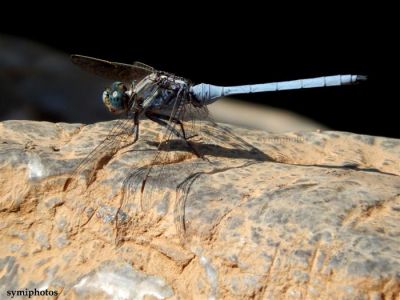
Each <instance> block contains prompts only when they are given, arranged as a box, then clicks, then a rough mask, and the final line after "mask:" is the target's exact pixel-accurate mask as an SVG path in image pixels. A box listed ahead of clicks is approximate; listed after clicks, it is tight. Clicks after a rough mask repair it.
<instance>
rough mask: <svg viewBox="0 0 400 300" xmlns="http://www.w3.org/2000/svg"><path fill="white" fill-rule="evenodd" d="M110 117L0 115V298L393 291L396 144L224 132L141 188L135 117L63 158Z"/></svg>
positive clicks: (150, 136) (146, 133) (146, 127)
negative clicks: (58, 119) (121, 136)
mask: <svg viewBox="0 0 400 300" xmlns="http://www.w3.org/2000/svg"><path fill="white" fill-rule="evenodd" d="M115 123H116V122H115V121H112V122H104V123H97V124H94V125H88V126H83V125H80V124H65V123H57V124H53V123H47V122H30V121H7V122H3V123H1V124H0V137H1V140H0V168H1V172H0V193H1V194H0V239H1V245H2V246H1V248H0V295H1V297H0V298H2V299H3V298H5V295H6V293H7V291H11V290H13V291H15V290H24V289H26V288H28V289H34V288H36V289H41V290H44V289H48V290H57V291H58V292H59V293H60V295H59V299H90V298H92V299H102V298H104V299H143V298H146V297H148V298H147V299H153V298H156V299H162V298H167V299H206V298H209V299H224V298H226V299H400V227H399V224H400V164H399V158H400V141H399V140H395V139H389V138H383V137H373V136H365V135H356V134H352V133H345V132H333V131H325V132H297V133H287V134H280V135H276V134H275V135H273V134H269V133H267V132H263V131H255V130H245V129H241V128H231V130H232V131H233V132H235V134H236V135H238V136H241V137H243V138H244V139H245V140H246V141H247V142H248V143H250V144H252V145H254V146H255V147H256V148H257V149H256V148H251V147H250V148H248V149H246V148H240V147H239V148H240V149H239V148H237V149H236V148H235V147H232V148H229V147H219V146H217V145H213V144H212V143H208V144H205V145H203V146H202V145H201V143H199V144H197V145H196V147H200V148H201V147H203V149H202V150H203V153H204V152H205V153H206V157H207V158H208V161H207V160H202V159H199V158H197V157H195V156H194V155H192V154H189V153H188V152H187V151H186V150H187V149H185V145H182V144H179V143H171V144H169V145H165V146H164V147H162V148H161V149H162V151H161V156H162V158H163V159H164V160H165V162H167V163H168V164H167V165H165V166H164V167H162V166H159V165H154V166H153V169H152V173H151V175H150V176H149V178H148V180H147V182H146V184H145V186H144V187H143V185H141V184H140V180H139V181H138V180H137V179H140V178H143V174H144V173H145V171H146V170H147V168H146V166H149V165H152V158H153V157H154V147H155V144H157V142H158V141H159V139H160V134H159V127H157V126H155V125H154V124H152V123H151V122H148V121H144V122H142V125H141V138H140V140H139V141H138V142H137V143H136V144H134V145H133V146H130V147H124V148H118V147H117V146H120V145H113V147H114V146H115V147H114V148H113V149H111V148H108V149H105V150H104V151H100V152H99V151H98V152H97V153H103V154H96V155H93V156H92V159H89V160H86V161H85V162H86V163H84V164H81V165H80V167H78V168H75V167H76V166H77V165H79V162H81V161H82V159H83V158H84V157H85V156H87V155H88V154H89V153H90V151H91V150H92V149H93V148H95V147H96V145H97V144H98V143H99V141H101V140H102V138H104V134H105V133H107V132H109V130H110V128H111V127H112V126H113V125H115ZM209 132H210V134H212V133H213V131H212V130H210V131H209ZM106 150H107V151H106ZM144 150H149V151H144ZM71 170H73V171H72V172H71ZM93 170H94V171H93ZM135 170H136V171H135ZM143 170H144V171H143ZM161 171H163V172H161ZM143 172H144V173H143ZM142 187H143V192H142V191H141V189H142ZM49 298H51V297H49Z"/></svg>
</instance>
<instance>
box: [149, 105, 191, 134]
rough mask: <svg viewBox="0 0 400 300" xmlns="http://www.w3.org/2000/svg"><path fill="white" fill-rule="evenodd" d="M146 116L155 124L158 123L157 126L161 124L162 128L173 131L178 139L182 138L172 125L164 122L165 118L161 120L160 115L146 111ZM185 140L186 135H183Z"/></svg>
mask: <svg viewBox="0 0 400 300" xmlns="http://www.w3.org/2000/svg"><path fill="white" fill-rule="evenodd" d="M144 114H145V115H146V117H148V118H149V119H150V120H152V121H153V122H156V123H157V124H160V125H161V126H163V127H165V128H167V129H168V130H171V131H172V132H173V133H174V134H175V135H176V136H177V137H179V138H182V134H181V133H180V132H179V131H178V130H176V129H175V128H173V127H172V126H171V125H170V124H168V123H167V122H164V121H163V120H162V119H163V118H161V117H160V115H159V114H156V113H154V112H150V111H146V112H145V113H144ZM168 119H169V118H168ZM183 138H184V139H185V141H186V138H185V134H184V133H183Z"/></svg>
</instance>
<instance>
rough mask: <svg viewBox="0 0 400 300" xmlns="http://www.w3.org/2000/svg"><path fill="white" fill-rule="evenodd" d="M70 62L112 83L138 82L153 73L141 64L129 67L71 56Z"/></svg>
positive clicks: (92, 58) (151, 69)
mask: <svg viewBox="0 0 400 300" xmlns="http://www.w3.org/2000/svg"><path fill="white" fill-rule="evenodd" d="M71 61H72V62H73V63H74V64H76V65H77V66H79V67H81V68H82V69H84V70H85V71H88V72H90V73H93V74H95V75H98V76H100V77H103V78H107V79H110V80H114V81H123V82H131V81H133V80H136V81H140V80H142V79H143V78H144V77H146V76H147V75H149V74H151V73H153V72H154V71H155V70H154V69H153V68H152V67H150V66H147V65H145V64H143V63H135V64H133V65H129V64H123V63H118V62H111V61H106V60H102V59H98V58H94V57H89V56H83V55H71Z"/></svg>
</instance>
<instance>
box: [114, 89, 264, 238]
mask: <svg viewBox="0 0 400 300" xmlns="http://www.w3.org/2000/svg"><path fill="white" fill-rule="evenodd" d="M187 97H188V95H185V94H182V95H178V96H177V97H176V99H175V103H174V105H173V106H172V109H169V110H166V111H162V113H163V114H165V115H168V116H170V120H171V121H170V122H169V125H170V128H166V129H164V134H163V138H162V139H161V141H160V142H159V143H155V144H154V146H155V147H156V149H157V151H156V154H155V155H154V158H153V159H152V161H151V162H150V163H146V164H145V165H143V166H142V167H140V168H138V169H136V170H134V171H132V172H131V173H130V174H129V175H128V176H127V177H126V179H125V182H124V184H123V186H124V193H123V198H122V202H121V208H122V209H124V211H125V212H127V211H126V209H127V207H129V206H131V205H127V204H128V202H129V203H130V202H131V201H138V202H139V205H135V206H134V207H140V208H141V210H143V211H147V210H148V209H151V208H153V207H154V205H155V204H157V205H160V203H162V202H163V201H166V200H165V197H166V194H167V193H173V194H175V195H176V197H175V203H174V204H173V205H174V214H175V216H174V217H175V221H176V225H177V228H178V231H179V232H180V233H182V232H183V233H184V231H185V230H184V229H185V218H184V215H185V213H184V211H185V201H186V198H187V196H188V193H189V191H190V187H191V185H192V184H193V183H194V182H195V181H196V179H197V178H198V177H199V176H200V175H203V174H205V175H206V174H212V173H213V172H215V171H216V170H217V169H218V162H217V160H218V159H219V157H229V158H232V157H233V158H234V157H238V158H243V157H244V158H247V159H248V161H254V162H255V161H263V160H266V159H267V157H266V155H265V154H264V153H263V152H261V151H260V150H258V149H257V148H256V147H254V146H252V145H251V144H249V143H247V142H246V141H245V140H243V139H242V138H240V137H238V136H237V135H235V134H233V133H232V131H231V130H229V129H228V128H226V127H223V126H220V125H218V124H217V123H216V122H215V121H214V120H213V119H212V117H211V115H210V113H209V111H208V109H207V107H206V106H200V107H199V106H198V107H196V106H193V105H192V104H191V103H190V101H189V99H188V98H187ZM173 119H177V120H181V121H182V124H183V127H184V130H185V134H186V137H188V140H184V139H183V138H181V137H177V136H176V134H175V133H174V132H180V131H181V128H180V124H178V123H175V122H173V121H172V120H173ZM195 153H196V154H197V155H196V154H195ZM238 163H239V160H238ZM240 163H243V160H241V161H240ZM232 167H234V165H232ZM170 199H174V197H173V195H172V197H170ZM128 214H129V212H128ZM146 215H147V216H150V215H151V214H146ZM117 228H118V227H117ZM117 236H118V231H117Z"/></svg>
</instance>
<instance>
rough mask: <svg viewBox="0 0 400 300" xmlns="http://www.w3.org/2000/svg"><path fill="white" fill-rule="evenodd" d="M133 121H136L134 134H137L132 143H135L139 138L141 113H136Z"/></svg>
mask: <svg viewBox="0 0 400 300" xmlns="http://www.w3.org/2000/svg"><path fill="white" fill-rule="evenodd" d="M133 123H134V127H133V128H134V129H133V130H134V131H135V132H134V134H135V137H134V139H133V143H132V144H134V143H136V141H137V140H138V139H139V113H135V115H134V116H133Z"/></svg>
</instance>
